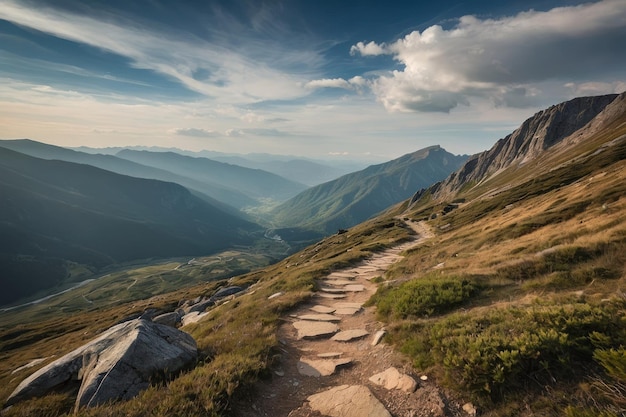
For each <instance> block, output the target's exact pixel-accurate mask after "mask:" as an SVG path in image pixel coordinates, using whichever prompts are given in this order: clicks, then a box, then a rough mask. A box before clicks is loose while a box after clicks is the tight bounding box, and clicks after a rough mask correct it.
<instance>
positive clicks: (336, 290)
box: [320, 287, 346, 294]
mask: <svg viewBox="0 0 626 417" xmlns="http://www.w3.org/2000/svg"><path fill="white" fill-rule="evenodd" d="M320 291H323V292H326V293H329V294H343V293H345V292H346V290H345V289H344V288H329V287H322V288H320Z"/></svg>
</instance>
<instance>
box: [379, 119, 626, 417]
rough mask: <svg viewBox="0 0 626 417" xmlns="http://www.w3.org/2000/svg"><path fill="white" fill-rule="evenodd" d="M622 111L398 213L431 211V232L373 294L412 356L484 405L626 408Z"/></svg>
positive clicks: (557, 410)
mask: <svg viewBox="0 0 626 417" xmlns="http://www.w3.org/2000/svg"><path fill="white" fill-rule="evenodd" d="M624 121H625V120H624V118H622V120H621V121H620V122H617V123H616V124H614V125H612V126H611V127H610V128H609V129H607V130H604V131H602V132H600V133H598V134H597V135H595V136H593V137H589V138H588V139H587V140H585V141H584V142H583V143H582V144H581V145H580V146H578V147H576V148H570V149H569V150H568V151H567V152H566V154H560V156H559V157H558V159H560V160H561V162H562V163H561V164H560V165H556V168H553V169H545V170H544V171H543V173H542V172H539V174H538V175H536V176H535V177H532V175H531V174H530V172H532V171H531V170H532V167H528V168H526V169H529V171H528V172H526V176H525V178H526V181H519V183H520V184H519V185H517V186H514V187H510V186H509V187H503V185H504V184H505V183H504V182H498V183H497V184H496V183H494V182H492V183H489V182H486V183H484V184H481V185H480V186H478V187H475V188H473V189H471V190H470V191H468V192H465V193H461V194H460V195H459V196H457V204H454V205H452V204H451V203H453V202H452V201H443V202H433V201H432V200H430V198H429V196H424V197H423V198H422V200H420V202H418V204H417V206H415V207H412V208H411V209H410V210H409V211H408V212H405V213H403V214H404V215H405V216H409V217H413V218H432V217H434V216H433V215H434V214H435V215H437V218H436V219H435V220H431V222H432V224H433V226H435V227H436V228H437V229H438V230H439V235H438V236H437V238H436V239H434V240H433V241H432V242H431V244H429V245H426V246H423V247H420V248H418V249H415V250H414V251H413V253H411V254H410V255H409V256H408V257H407V259H406V261H405V262H403V263H402V264H399V265H397V267H396V268H395V270H393V271H392V272H391V274H390V275H389V276H388V279H389V282H388V285H386V286H384V287H382V288H381V289H380V290H379V293H378V294H377V296H376V297H375V300H373V302H374V303H375V304H376V305H377V306H378V311H379V314H380V318H381V319H382V320H385V321H388V322H389V324H390V326H391V332H390V333H391V334H390V341H392V342H393V343H394V344H395V345H396V346H397V347H398V348H399V349H400V350H402V351H403V352H405V353H406V354H407V355H409V356H410V357H411V358H412V360H413V363H414V366H415V367H416V368H417V369H419V370H420V371H422V372H427V373H430V374H432V375H434V376H436V378H437V379H438V380H439V381H442V382H443V383H445V384H447V385H448V386H449V387H450V388H453V389H455V390H457V391H458V392H461V393H463V395H464V396H465V397H466V398H468V399H472V400H473V401H475V402H477V403H479V404H480V405H481V407H482V409H483V410H484V411H485V412H484V414H483V415H493V416H497V415H535V416H536V415H540V416H544V415H545V416H551V415H569V416H583V415H605V416H618V415H623V413H624V412H625V411H626V404H625V403H624V401H623V398H624V397H625V396H626V389H625V386H626V385H625V383H626V374H625V373H624V372H623V370H624V366H625V365H626V360H625V359H624V358H625V356H624V353H625V352H624V342H625V341H626V298H625V296H624V292H623V291H624V288H626V269H625V267H624V265H626V218H625V217H624V216H623V213H624V212H625V211H624V210H626V123H624ZM602 144H606V145H604V146H603V145H602ZM565 155H567V157H569V158H570V159H569V160H568V162H565V161H564V158H565ZM548 157H550V156H549V155H548ZM553 157H555V158H556V157H557V156H556V155H553ZM544 161H545V159H544ZM554 166H555V165H553V167H554ZM517 174H518V175H520V171H519V170H518V171H517ZM496 178H497V177H496ZM496 178H494V181H496ZM517 178H518V180H519V177H517ZM497 181H503V180H502V179H498V180H497ZM494 186H495V187H496V189H497V190H498V191H497V192H493V190H494V188H493V187H494ZM489 190H491V192H488V191H489ZM474 196H476V197H474ZM460 201H464V202H462V203H459V202H460ZM405 207H406V206H405ZM450 207H457V208H456V209H453V210H452V211H449V210H450ZM444 209H445V210H444ZM399 211H400V209H399ZM444 212H447V214H443V213H444ZM602 413H604V414H602Z"/></svg>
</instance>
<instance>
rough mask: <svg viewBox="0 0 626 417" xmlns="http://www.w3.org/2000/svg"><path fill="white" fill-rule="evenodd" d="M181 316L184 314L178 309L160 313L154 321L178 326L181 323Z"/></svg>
mask: <svg viewBox="0 0 626 417" xmlns="http://www.w3.org/2000/svg"><path fill="white" fill-rule="evenodd" d="M181 318H182V316H181V315H180V314H179V313H178V312H177V311H172V312H171V313H165V314H159V315H158V316H156V317H154V318H153V319H152V321H153V322H155V323H157V324H162V325H164V326H170V327H176V326H178V325H179V324H180V319H181Z"/></svg>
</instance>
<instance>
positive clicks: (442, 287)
mask: <svg viewBox="0 0 626 417" xmlns="http://www.w3.org/2000/svg"><path fill="white" fill-rule="evenodd" d="M477 291H478V288H477V287H476V286H475V285H474V284H472V283H470V282H469V281H468V280H466V279H460V278H455V277H444V278H437V277H436V276H431V277H424V278H420V279H416V280H412V281H408V282H405V283H403V284H401V285H399V286H398V287H394V288H381V289H379V290H378V292H377V294H376V296H375V298H374V301H375V303H376V306H377V312H378V314H379V315H380V316H381V317H391V318H407V317H424V316H426V317H427V316H432V315H434V314H441V313H444V312H446V311H449V310H451V309H452V308H454V307H457V306H458V305H460V304H462V303H463V302H465V301H467V300H468V299H469V298H471V297H472V296H473V295H474V294H476V292H477Z"/></svg>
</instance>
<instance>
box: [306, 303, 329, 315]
mask: <svg viewBox="0 0 626 417" xmlns="http://www.w3.org/2000/svg"><path fill="white" fill-rule="evenodd" d="M309 310H312V311H315V312H316V313H322V314H331V313H334V312H335V310H336V308H334V307H328V306H323V305H320V304H318V305H316V306H313V307H311V308H310V309H309Z"/></svg>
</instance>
